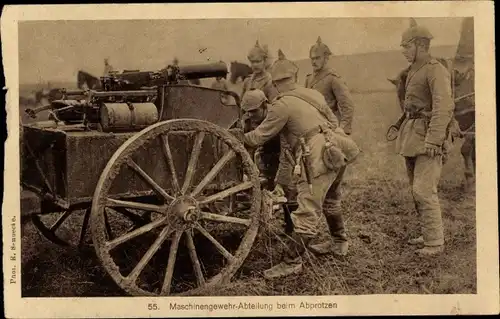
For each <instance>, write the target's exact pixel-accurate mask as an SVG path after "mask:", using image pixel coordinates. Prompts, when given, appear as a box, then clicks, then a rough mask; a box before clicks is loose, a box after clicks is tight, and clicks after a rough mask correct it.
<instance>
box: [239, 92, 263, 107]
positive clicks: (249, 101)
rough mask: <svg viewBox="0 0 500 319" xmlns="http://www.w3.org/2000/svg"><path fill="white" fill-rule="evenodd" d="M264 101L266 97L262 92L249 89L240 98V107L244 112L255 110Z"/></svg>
mask: <svg viewBox="0 0 500 319" xmlns="http://www.w3.org/2000/svg"><path fill="white" fill-rule="evenodd" d="M265 101H267V97H266V95H265V94H264V92H262V91H261V90H259V89H250V90H249V91H247V92H246V93H245V95H243V98H242V99H241V108H242V109H243V111H245V112H248V111H251V110H256V109H258V108H259V107H260V106H261V105H262V103H263V102H265Z"/></svg>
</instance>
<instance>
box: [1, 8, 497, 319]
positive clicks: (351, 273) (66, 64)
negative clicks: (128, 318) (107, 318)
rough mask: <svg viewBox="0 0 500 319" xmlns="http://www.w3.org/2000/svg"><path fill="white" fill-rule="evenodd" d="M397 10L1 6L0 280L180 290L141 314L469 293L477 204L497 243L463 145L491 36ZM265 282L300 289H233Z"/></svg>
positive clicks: (26, 285)
mask: <svg viewBox="0 0 500 319" xmlns="http://www.w3.org/2000/svg"><path fill="white" fill-rule="evenodd" d="M380 4H382V3H380ZM214 5H216V4H214ZM241 5H242V4H241ZM259 5H263V4H259ZM275 5H279V4H277V3H276V4H275ZM282 5H283V6H286V7H289V8H290V10H294V9H293V8H294V5H293V4H282ZM350 5H354V3H351V4H350ZM358 5H359V6H361V5H360V4H358ZM400 5H401V4H400ZM422 5H423V4H422ZM85 6H87V5H83V6H81V7H85ZM88 6H89V7H90V6H91V5H88ZM120 6H121V5H120ZM120 6H118V5H117V6H116V7H117V8H118V7H120ZM196 6H197V5H191V7H192V8H194V7H196ZM242 6H243V5H242ZM409 6H410V5H408V7H409ZM40 7H43V6H40ZM56 7H61V8H60V9H61V10H63V12H64V10H66V12H68V13H69V12H70V11H71V9H69V8H67V9H63V7H64V6H56ZM92 7H94V8H98V6H97V5H93V6H92ZM166 7H167V8H168V5H166ZM208 7H210V6H207V7H206V8H208ZM375 7H376V5H375ZM132 8H133V6H132ZM136 8H137V7H136ZM172 8H175V6H172ZM201 8H202V7H200V8H198V10H201V11H202V9H201ZM235 8H236V7H235ZM297 8H298V7H297ZM458 8H459V7H458V6H457V10H458ZM491 8H492V7H491ZM214 9H215V7H214ZM214 9H212V10H214ZM97 10H98V9H97ZM107 10H110V11H112V10H113V9H112V7H110V6H108V7H107ZM132 10H133V9H132ZM145 10H146V9H145ZM178 10H179V12H180V11H181V10H180V9H179V8H178ZM185 10H188V9H187V8H186V9H185ZM274 10H276V11H275V12H276V13H277V12H279V10H278V9H277V7H276V8H275V9H274ZM296 10H297V9H296ZM427 10H429V9H427ZM49 11H50V10H49V8H47V11H46V13H48V12H49ZM89 11H90V10H89ZM129 11H130V8H129V10H128V11H127V12H129ZM227 11H228V10H225V11H224V13H226V12H227ZM406 11H407V12H406V14H399V15H390V16H375V15H370V14H368V13H366V14H365V16H349V15H348V14H344V16H342V15H340V14H339V16H335V15H332V16H323V17H320V16H311V17H307V16H300V15H299V16H297V17H287V16H286V14H283V16H282V17H280V16H278V15H276V16H275V17H269V18H268V17H266V15H264V16H262V17H259V16H258V15H252V14H249V15H248V16H246V17H245V16H243V17H231V16H229V15H228V16H224V14H222V17H217V16H215V17H210V18H208V17H204V16H203V15H201V14H200V15H199V16H198V18H191V16H184V17H182V18H181V15H180V14H179V16H178V18H175V17H169V18H160V17H158V15H156V16H155V17H154V18H150V19H148V18H147V15H145V16H144V17H138V16H134V17H132V18H127V17H125V16H121V17H120V18H111V17H110V18H106V17H105V16H99V17H98V18H95V19H91V18H78V17H77V16H76V14H75V17H74V18H73V17H72V16H71V14H68V16H67V17H66V18H64V19H63V18H57V17H56V18H52V19H49V18H47V19H43V18H41V17H40V18H32V19H26V20H24V21H16V22H15V24H13V25H15V28H16V29H17V30H16V33H17V41H14V45H13V46H12V47H15V50H16V51H13V52H17V53H16V57H15V60H17V62H18V69H17V70H15V71H14V72H15V74H16V75H17V77H16V78H15V79H16V81H17V83H16V84H15V85H16V88H17V89H16V90H15V91H16V93H15V94H13V95H10V96H9V97H8V103H7V104H8V106H7V112H8V113H10V115H8V117H9V116H10V119H9V118H8V123H10V124H9V125H10V127H9V139H10V145H11V147H17V149H15V150H14V152H13V153H11V154H12V155H11V157H10V158H9V157H7V159H6V160H5V162H6V171H7V170H8V168H7V166H8V165H9V162H16V163H15V164H12V165H14V166H13V167H16V174H15V175H16V176H13V172H14V171H13V170H9V172H10V174H11V175H10V176H13V178H18V180H17V179H14V180H12V181H10V182H5V185H7V184H12V185H19V188H17V186H16V187H12V189H11V191H10V194H12V193H13V192H14V190H15V191H16V195H15V196H16V197H15V198H16V202H17V203H18V204H17V205H18V206H15V207H18V208H17V211H15V209H16V208H13V209H12V210H11V211H9V215H8V216H7V215H5V213H4V216H3V229H4V232H7V233H8V234H7V235H4V255H5V254H6V251H7V250H8V251H10V252H9V253H10V254H11V255H10V256H9V255H8V254H7V256H5V257H4V268H5V269H6V270H5V271H4V282H5V283H4V285H6V286H8V285H9V284H10V285H16V287H18V288H16V289H18V291H17V290H13V291H17V292H16V294H17V293H18V294H20V295H19V296H18V297H19V298H20V300H22V302H28V303H29V302H31V301H33V302H35V301H36V302H41V300H55V299H54V298H56V297H57V298H61V297H62V298H78V299H79V300H87V301H85V302H88V300H90V298H85V297H95V298H97V297H99V298H103V297H104V299H103V300H104V301H103V302H106V300H111V299H106V297H115V298H117V297H148V298H149V299H148V300H150V299H151V298H155V297H172V298H174V297H182V298H189V299H175V302H174V301H170V302H169V303H166V304H165V305H161V306H160V303H156V302H150V301H148V302H147V303H145V304H144V307H143V306H141V307H142V309H143V310H144V311H145V312H143V315H147V316H167V315H168V316H171V315H174V316H177V315H181V316H184V315H187V314H188V312H187V311H195V310H197V311H198V312H197V313H192V314H195V315H196V316H199V315H203V313H204V311H206V312H207V313H210V315H216V312H215V311H216V310H215V309H218V307H220V309H221V310H222V309H223V310H224V311H226V312H224V313H223V314H224V315H229V314H230V313H231V312H230V311H233V314H236V313H239V312H238V311H250V310H254V311H260V312H262V313H266V314H268V315H269V314H271V315H275V312H274V311H276V310H277V309H279V310H280V311H289V312H288V314H289V315H294V314H295V315H297V314H299V313H304V312H302V311H305V313H306V314H307V313H309V314H318V313H317V312H314V311H315V310H318V311H326V312H323V314H338V313H339V312H338V311H337V310H338V308H340V307H342V302H340V301H337V300H341V299H336V298H332V296H351V297H355V296H363V297H368V296H381V295H388V296H389V295H391V296H393V297H394V299H397V298H399V297H397V296H417V295H420V296H436V297H435V298H438V297H437V296H442V295H447V296H457V298H458V296H461V295H471V296H476V297H477V296H479V294H480V291H481V283H480V282H479V280H480V279H479V278H482V280H485V278H484V276H485V275H481V269H482V271H485V269H484V268H485V263H483V264H482V265H483V266H482V267H481V266H480V258H479V257H478V256H479V255H478V252H479V251H481V249H479V247H480V246H479V244H478V236H479V234H480V233H485V232H481V231H480V229H481V228H480V227H481V226H480V221H479V220H481V223H483V227H484V222H486V224H488V220H489V221H490V223H492V224H493V225H491V227H493V228H495V229H494V230H493V231H492V230H491V229H492V228H491V227H490V228H489V229H490V230H489V231H488V233H489V237H488V238H493V239H494V241H493V242H489V243H488V244H490V245H491V247H489V248H488V250H490V251H494V252H495V254H497V251H498V234H497V233H496V231H497V230H496V224H497V223H496V221H497V218H498V217H497V208H496V202H497V201H496V191H494V189H491V185H492V184H491V181H492V180H493V182H495V179H494V177H490V179H489V180H488V182H487V183H489V184H488V185H490V186H482V187H480V186H479V185H480V184H481V178H482V177H484V178H488V175H494V173H495V172H496V170H495V169H494V166H493V165H496V157H495V155H494V154H489V155H487V154H486V153H482V152H479V151H478V149H479V148H480V146H479V145H477V143H476V120H477V119H478V118H479V116H480V114H481V116H482V120H483V121H486V122H484V123H485V124H484V125H481V124H480V125H478V132H480V133H479V135H480V137H478V139H477V141H480V142H481V143H482V145H483V149H486V148H485V147H484V145H485V144H488V145H495V143H496V140H495V139H494V136H493V135H491V136H489V137H488V136H487V135H485V134H493V133H494V131H495V130H496V124H495V123H494V118H493V117H494V115H495V102H494V100H491V101H490V102H489V104H485V103H484V102H483V104H481V102H480V101H482V100H484V99H485V98H484V97H483V98H482V100H481V99H480V97H479V93H476V91H477V87H478V86H480V85H478V81H481V80H484V81H486V80H489V79H490V78H489V77H478V76H476V70H479V66H478V65H480V63H481V62H482V63H483V64H484V63H489V62H490V61H485V60H484V59H483V60H481V61H479V60H478V54H479V56H481V51H482V50H491V53H488V55H487V56H488V57H490V56H491V58H492V59H493V57H494V45H493V46H491V43H493V42H492V41H493V39H492V38H491V39H486V40H485V39H479V38H478V34H480V33H479V32H478V29H477V28H478V25H479V24H481V20H478V18H477V17H476V16H475V15H476V14H474V12H475V11H474V10H471V11H470V14H465V13H466V12H467V11H466V10H462V11H463V12H464V14H448V15H446V14H444V15H443V14H436V15H435V16H432V15H428V14H427V15H423V14H418V13H417V12H416V11H414V12H412V11H411V10H406ZM81 12H82V15H83V14H84V13H83V12H84V11H83V9H82V11H81ZM193 12H194V11H193ZM198 12H200V11H198ZM345 12H347V11H345ZM364 12H368V11H367V10H366V8H365V10H364ZM395 12H396V11H395ZM401 12H403V11H401ZM430 12H431V11H428V13H430ZM17 14H18V15H19V13H17ZM56 16H57V15H56ZM59 16H60V15H59ZM491 16H492V13H491ZM87 17H88V16H87ZM479 19H480V18H479ZM488 19H490V18H489V17H488ZM491 19H493V18H492V17H491ZM2 20H4V21H2V37H4V32H5V28H4V23H6V22H5V19H4V16H3V17H2ZM488 21H489V20H488ZM478 23H479V24H478ZM488 31H489V30H488ZM479 41H482V43H485V41H486V43H490V46H487V47H484V46H481V45H478V43H481V42H479ZM2 47H3V50H4V61H5V59H6V57H5V56H6V51H5V50H6V49H5V47H4V44H2ZM483 47H484V48H483ZM488 52H490V51H488ZM483 56H484V53H483ZM15 60H14V61H15ZM493 62H494V60H492V61H491V63H493ZM4 67H5V62H4ZM482 67H483V69H484V65H483V66H482ZM489 68H490V69H494V64H491V65H490V67H489ZM486 69H488V66H486ZM477 72H478V73H477V74H481V73H480V72H481V71H477ZM6 73H7V72H6ZM493 73H494V72H493ZM488 76H489V75H488ZM493 79H494V76H493ZM11 83H12V82H11ZM9 85H10V86H9ZM12 88H13V86H12V84H9V82H7V89H8V90H9V92H10V91H11V90H12ZM485 88H486V89H487V90H488V92H493V91H494V84H493V83H489V82H487V83H486V84H484V85H482V89H483V91H482V92H484V89H485ZM492 90H493V91H492ZM8 94H9V93H8ZM491 96H493V98H494V94H493V95H491V94H490V95H488V96H487V98H490V97H491ZM14 97H15V100H14ZM476 102H478V107H479V111H478V112H476ZM14 107H15V108H16V111H15V112H12V109H13V108H14ZM483 108H484V109H483ZM9 111H10V112H9ZM485 114H488V115H487V116H485ZM14 116H15V118H14ZM16 122H18V130H17V127H16V128H13V127H12V126H16ZM481 129H489V131H487V132H488V133H484V132H482V131H481ZM12 130H15V131H12ZM12 132H16V133H15V134H16V135H14V136H12V135H13V134H11V133H12ZM17 134H18V135H17ZM481 134H483V135H482V136H481ZM6 145H7V144H6ZM476 146H477V147H476ZM6 147H7V146H6ZM491 150H493V149H491ZM491 152H493V151H491ZM6 153H8V150H7V148H6ZM483 154H484V155H483ZM476 155H478V157H479V162H478V163H483V164H480V165H482V166H479V165H477V164H476ZM481 156H484V157H483V159H481ZM486 161H488V162H486ZM481 167H482V170H481ZM476 172H478V173H476ZM6 178H7V177H5V178H4V179H5V181H7V179H6ZM491 178H493V179H491ZM485 183H486V182H485ZM483 185H484V184H483ZM493 187H496V184H493ZM482 191H488V192H490V191H491V192H492V193H481V192H482ZM8 196H9V195H7V194H6V193H4V200H7V197H8ZM476 196H478V197H476ZM485 196H486V198H485ZM488 198H489V199H488ZM481 202H482V203H483V206H482V207H483V210H484V208H485V207H486V208H488V211H480V210H479V207H480V206H479V204H478V203H481ZM5 205H6V203H4V212H5V211H6V209H5V207H6V206H5ZM484 205H490V206H484ZM481 214H482V215H483V216H482V217H480V216H479V215H481ZM485 218H486V220H485ZM5 236H7V237H5ZM5 238H7V240H5ZM482 244H483V245H484V244H485V239H483V240H482ZM486 254H489V253H488V252H486ZM483 255H484V252H483ZM6 261H9V262H11V263H14V262H15V263H16V264H15V265H18V266H15V265H14V264H13V266H10V265H7V264H6ZM6 265H7V266H6ZM486 265H489V266H490V267H493V268H491V269H493V272H492V273H489V274H487V275H488V276H492V277H493V278H494V281H493V282H495V281H496V282H497V283H498V261H497V262H496V264H495V265H492V264H491V261H488V264H486ZM17 267H19V268H17ZM495 267H496V268H495ZM491 269H490V271H491ZM481 276H482V277H481ZM493 286H494V285H493ZM497 286H498V285H497ZM483 288H484V286H483ZM484 292H485V293H491V294H493V293H495V294H496V295H491V297H493V299H495V298H496V299H498V287H496V288H495V292H493V291H491V288H488V290H485V291H484ZM278 296H287V297H300V298H307V299H294V300H295V301H293V302H285V301H283V302H282V303H281V302H280V301H277V300H276V299H258V301H255V302H250V300H251V299H249V298H251V297H266V298H267V297H278ZM311 296H317V297H318V298H323V299H318V298H312V297H311ZM193 297H210V298H212V299H206V298H204V299H202V300H203V303H204V304H202V303H201V302H200V303H198V304H196V302H195V301H193V300H201V299H192V298H193ZM219 297H221V298H220V299H213V298H219ZM233 297H234V298H236V297H238V298H239V297H242V298H240V299H238V301H234V302H231V300H232V299H231V298H233ZM309 297H311V298H309ZM16 298H17V297H16ZM40 298H42V299H40ZM403 298H404V297H403ZM113 299H114V298H113ZM16 300H17V299H16ZM75 300H76V299H75ZM96 300H97V299H96ZM99 300H101V299H99ZM126 300H128V299H126ZM151 300H153V299H151ZM154 300H156V299H154ZM162 300H166V299H162ZM183 300H185V301H183ZM187 300H189V301H187ZM216 300H220V302H219V301H216ZM320 300H321V301H320ZM342 300H343V299H342ZM353 300H354V299H353ZM367 300H370V299H367ZM372 300H374V299H372ZM60 302H61V303H62V301H60ZM210 302H213V305H208V304H209V303H210ZM434 302H435V303H436V304H437V305H439V299H435V301H434ZM485 302H486V300H485ZM493 305H494V307H496V308H495V309H497V308H498V300H496V301H493ZM493 305H487V307H486V308H487V309H491V307H492V306H493ZM129 306H130V305H129ZM464 306H465V305H464V304H462V305H460V304H458V303H457V306H456V307H454V308H453V309H452V310H451V313H453V312H456V314H458V313H461V307H464ZM87 307H88V304H87ZM104 307H105V306H104ZM160 307H161V308H162V310H160ZM346 307H347V306H346V303H345V302H344V308H346ZM350 307H353V306H350ZM83 308H84V307H82V309H83ZM96 309H97V308H96ZM474 309H477V308H474ZM146 310H148V311H146ZM54 311H55V310H54ZM82 311H83V310H82ZM85 311H87V312H86V315H85V316H89V315H90V316H95V313H94V314H93V315H91V314H89V313H88V311H90V309H86V310H85ZM96 311H97V310H96ZM114 311H119V309H115V310H114ZM138 311H139V310H138ZM155 311H156V312H155ZM168 311H174V312H173V313H172V314H168ZM175 311H179V313H177V312H175ZM228 311H229V312H228ZM297 311H298V312H297ZM328 311H330V312H328ZM351 311H353V309H349V310H346V309H344V310H342V313H345V314H349V312H351ZM96 313H97V312H96ZM125 313H127V312H125ZM125 313H123V314H122V315H124V314H125ZM445 313H448V314H449V313H450V310H448V311H447V312H445ZM217 314H221V313H217ZM32 315H34V316H39V315H41V314H32ZM52 315H54V316H56V314H55V312H54V313H53V314H52ZM205 315H206V314H205ZM57 316H70V315H69V313H64V314H63V313H59V314H58V315H57ZM73 316H75V314H71V317H73ZM98 316H104V314H103V313H99V315H98Z"/></svg>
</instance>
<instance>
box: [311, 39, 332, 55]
mask: <svg viewBox="0 0 500 319" xmlns="http://www.w3.org/2000/svg"><path fill="white" fill-rule="evenodd" d="M312 53H315V54H317V55H320V56H321V55H323V56H330V55H332V51H330V48H329V47H328V46H327V45H326V44H324V43H323V42H322V41H321V37H320V36H318V39H317V40H316V43H315V44H314V45H313V46H311V49H310V50H309V54H312Z"/></svg>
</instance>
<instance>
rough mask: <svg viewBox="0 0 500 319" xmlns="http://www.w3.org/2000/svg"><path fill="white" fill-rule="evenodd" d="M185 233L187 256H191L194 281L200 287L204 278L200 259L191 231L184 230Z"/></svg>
mask: <svg viewBox="0 0 500 319" xmlns="http://www.w3.org/2000/svg"><path fill="white" fill-rule="evenodd" d="M185 233H186V242H187V247H188V250H189V256H190V257H191V261H192V262H193V269H194V274H195V276H196V281H197V283H198V286H199V287H201V286H203V285H204V284H205V278H204V277H203V272H202V271H201V265H200V260H199V259H198V255H197V254H196V247H195V246H194V241H193V236H191V233H190V232H189V231H186V232H185Z"/></svg>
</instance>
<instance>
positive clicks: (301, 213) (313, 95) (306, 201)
mask: <svg viewBox="0 0 500 319" xmlns="http://www.w3.org/2000/svg"><path fill="white" fill-rule="evenodd" d="M295 90H296V91H300V92H301V94H304V95H307V96H309V98H310V99H313V100H316V101H317V103H318V104H320V105H321V104H322V105H325V104H326V101H325V99H324V97H323V96H322V95H321V94H320V93H319V92H317V91H315V90H310V89H306V88H300V87H297V88H296V89H295ZM327 122H328V121H327V120H326V118H325V117H324V116H323V115H322V114H321V113H320V112H319V111H318V110H317V109H316V108H315V107H314V106H312V105H311V104H309V103H307V102H305V101H303V100H302V99H298V98H296V97H292V96H283V97H278V98H277V99H275V100H274V101H273V103H272V105H271V106H270V107H269V108H268V113H267V116H266V118H265V119H264V121H263V122H262V123H261V124H260V125H259V126H258V127H257V128H256V129H255V130H253V131H251V132H248V133H246V134H245V138H244V142H245V144H247V145H249V146H251V147H256V146H259V145H262V144H264V143H266V142H267V141H269V140H271V139H272V138H274V137H275V136H277V135H279V134H281V135H282V136H283V138H284V139H285V140H286V142H287V144H288V145H290V146H291V148H292V149H294V150H297V149H298V148H300V147H299V145H298V138H299V137H301V136H303V135H304V134H306V133H307V132H310V131H311V130H312V129H314V128H317V127H318V126H319V125H325V124H326V123H327ZM306 143H307V144H308V145H309V147H310V150H311V156H310V161H311V162H310V163H311V178H312V186H313V193H312V194H311V192H310V191H309V188H308V184H307V182H306V181H305V178H304V177H302V178H300V179H299V180H298V181H297V192H298V195H297V204H298V209H297V210H295V211H294V212H292V214H291V218H292V221H293V224H294V229H295V232H297V233H299V234H303V235H306V236H309V235H310V236H315V235H317V233H318V225H319V221H320V219H319V218H320V216H321V215H320V214H321V213H322V206H323V203H324V201H325V198H326V197H327V195H328V193H329V190H330V188H331V187H332V185H334V184H335V183H334V182H335V181H336V180H337V178H338V176H339V174H340V172H338V171H333V170H329V169H328V168H327V167H326V166H325V164H324V162H323V159H322V151H323V147H324V146H325V143H326V140H325V137H324V135H323V134H316V135H313V136H311V137H310V138H308V140H307V141H306ZM282 164H284V165H288V163H286V162H280V170H281V165H282ZM278 175H279V173H278ZM302 176H304V175H302Z"/></svg>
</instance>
